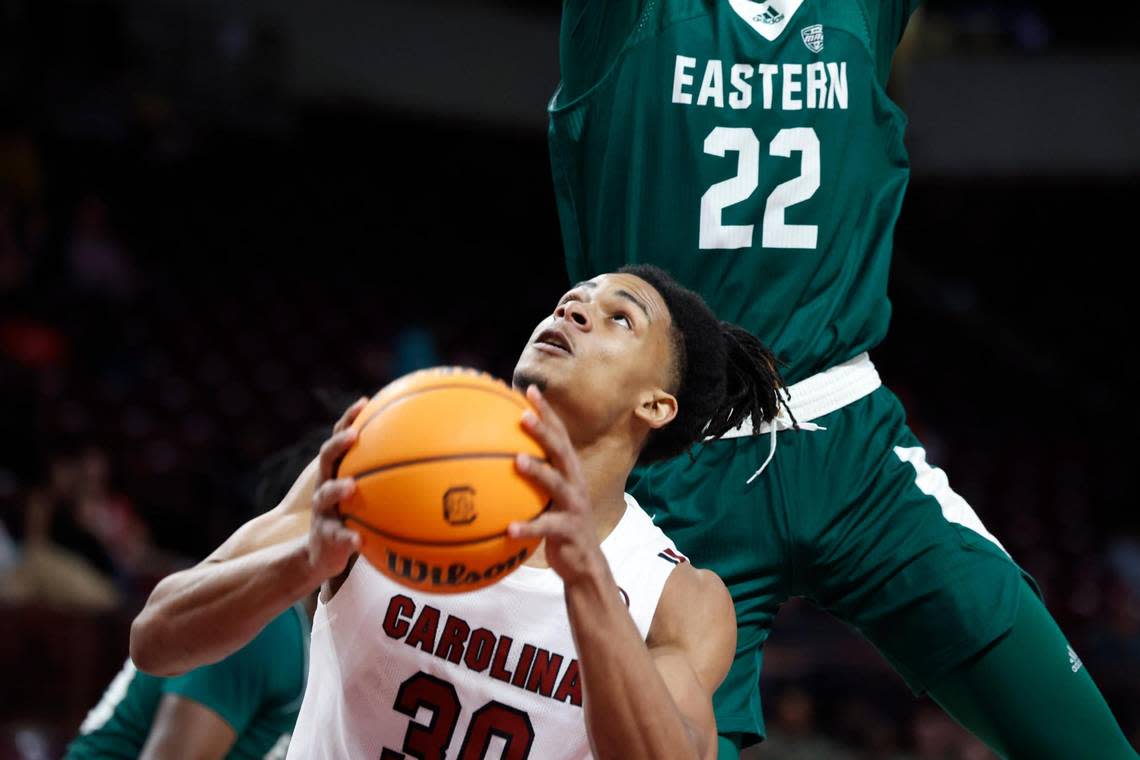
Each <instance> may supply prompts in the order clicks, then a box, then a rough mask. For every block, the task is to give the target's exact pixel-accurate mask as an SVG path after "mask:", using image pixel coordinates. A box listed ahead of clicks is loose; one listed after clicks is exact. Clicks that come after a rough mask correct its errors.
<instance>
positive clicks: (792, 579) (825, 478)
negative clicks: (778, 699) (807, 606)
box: [629, 387, 1032, 746]
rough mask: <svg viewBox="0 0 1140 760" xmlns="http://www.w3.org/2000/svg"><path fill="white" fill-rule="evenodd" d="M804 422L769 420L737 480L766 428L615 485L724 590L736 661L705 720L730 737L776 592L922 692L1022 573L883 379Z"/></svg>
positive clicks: (748, 710)
mask: <svg viewBox="0 0 1140 760" xmlns="http://www.w3.org/2000/svg"><path fill="white" fill-rule="evenodd" d="M793 401H794V398H793ZM813 422H815V423H816V424H817V425H819V426H821V427H822V428H825V429H822V430H813V431H807V430H786V431H783V432H780V433H778V441H777V448H776V453H775V456H774V457H773V458H772V461H771V462H770V463H769V464H768V466H767V468H766V469H765V470H764V472H763V474H761V475H760V476H759V477H758V478H756V479H755V480H754V481H753V482H752V484H751V485H746V483H745V481H747V480H748V479H749V477H751V476H752V474H753V473H754V472H756V470H757V469H759V468H760V466H761V465H762V464H763V462H764V460H765V459H766V458H767V457H768V454H769V451H770V446H771V440H772V439H771V437H770V436H769V435H765V434H761V435H757V436H750V437H745V438H733V439H728V440H719V441H713V442H710V443H708V444H706V445H704V446H703V447H698V448H697V449H695V450H694V455H695V459H693V460H690V459H689V458H688V457H686V456H681V457H678V458H676V459H673V460H670V461H668V462H662V463H658V464H654V465H651V466H649V467H646V468H642V469H639V470H638V471H636V472H635V473H634V475H633V476H632V477H631V479H630V483H629V491H630V493H632V494H633V496H634V497H636V498H637V500H638V501H639V502H640V503H641V506H642V507H643V508H645V509H646V510H647V511H648V512H649V513H650V514H652V515H654V520H655V522H656V523H657V524H658V525H659V526H661V528H663V529H664V530H665V532H666V533H668V534H669V536H670V537H671V538H672V539H673V540H674V541H675V542H676V543H677V546H678V548H679V549H680V550H681V551H683V552H684V553H685V554H687V555H688V556H689V557H690V559H691V560H692V562H693V564H694V565H696V566H697V567H705V568H709V569H711V570H713V571H715V572H716V573H717V574H718V575H720V577H721V578H722V579H723V580H724V582H725V583H726V584H727V585H728V588H729V590H730V591H731V592H732V598H733V599H734V600H735V602H736V617H737V624H738V626H739V633H738V638H737V652H736V659H735V661H734V662H733V665H732V668H731V670H730V671H729V673H728V676H727V678H726V679H725V681H724V683H723V684H722V685H721V687H720V689H719V690H718V691H717V693H716V696H715V700H714V701H715V707H716V715H717V728H718V730H719V731H720V732H721V733H722V734H740V735H741V738H742V740H743V743H744V745H745V746H747V745H748V744H750V743H753V742H755V741H756V740H758V739H759V738H760V737H762V736H763V735H764V720H763V716H762V714H761V709H760V687H759V681H760V668H761V663H762V659H763V645H764V641H765V639H766V638H767V637H768V631H769V628H770V627H771V624H772V620H773V618H775V616H776V612H777V610H778V609H779V607H780V605H781V604H782V603H783V602H784V600H786V599H788V598H789V597H792V596H802V597H806V598H808V599H809V600H811V601H813V602H814V603H815V604H817V605H819V606H820V607H822V608H824V609H826V610H828V611H830V612H832V613H833V614H835V615H836V616H837V617H839V618H841V619H842V620H845V621H847V622H849V623H851V624H852V625H854V626H855V627H856V628H858V629H859V630H860V631H861V632H862V633H863V635H864V636H866V637H867V638H868V639H869V640H870V641H871V642H872V643H873V644H874V645H875V646H876V647H877V648H878V649H879V651H880V652H882V654H883V655H884V656H885V657H886V658H887V660H888V661H889V662H890V663H891V664H892V665H893V666H894V668H895V669H896V670H897V671H898V672H899V674H900V675H902V676H903V678H905V679H906V681H907V682H908V684H909V685H910V686H911V688H912V689H914V690H915V691H916V692H922V691H924V690H925V688H926V687H927V686H928V685H929V684H931V683H932V682H933V681H934V680H935V679H937V678H938V677H939V676H940V675H942V674H944V673H945V672H946V671H948V670H950V669H951V668H953V667H954V666H956V665H958V664H961V663H962V662H964V661H965V660H967V659H968V658H970V657H971V656H972V655H975V654H977V653H978V652H980V651H981V650H982V649H984V648H985V647H986V646H987V645H989V644H990V643H992V642H993V641H995V640H996V639H997V638H999V637H1000V636H1002V635H1003V634H1004V633H1005V632H1006V631H1008V630H1009V629H1010V627H1011V626H1012V624H1013V621H1014V617H1015V615H1016V613H1017V599H1018V589H1019V586H1018V584H1019V583H1021V579H1022V577H1028V576H1024V574H1023V572H1022V571H1021V569H1020V568H1018V566H1017V565H1016V564H1014V562H1013V561H1012V560H1011V559H1010V558H1009V556H1008V555H1007V554H1006V553H1005V551H1004V550H1003V549H1002V548H1001V546H1000V545H999V544H998V543H997V540H996V539H994V538H993V537H992V536H990V535H989V534H988V533H986V531H985V528H984V527H983V526H982V524H981V522H980V521H979V520H978V518H977V516H976V515H975V514H974V512H973V510H972V509H970V507H969V505H967V504H966V502H965V501H964V500H963V499H962V498H961V497H959V496H958V495H957V494H955V493H954V492H953V491H952V490H951V489H950V486H949V484H948V483H947V480H946V475H945V473H943V472H942V470H939V469H937V468H935V467H932V466H931V465H929V464H927V462H926V452H925V450H924V449H923V448H922V445H921V444H920V443H919V442H918V439H917V438H915V436H914V434H913V433H911V431H910V429H909V428H908V427H907V425H906V413H905V411H904V409H903V407H902V404H901V403H900V402H899V400H898V399H897V398H896V397H895V395H894V394H893V393H891V392H890V391H889V390H887V389H886V388H884V387H879V388H878V389H877V390H875V391H873V392H872V393H870V394H869V395H867V396H864V397H863V398H861V399H859V400H858V401H855V402H853V403H850V404H848V405H847V406H844V407H843V408H841V409H839V410H838V411H834V412H832V413H830V414H827V415H825V416H823V417H820V418H819V419H816V420H813ZM1030 581H1031V583H1032V579H1030Z"/></svg>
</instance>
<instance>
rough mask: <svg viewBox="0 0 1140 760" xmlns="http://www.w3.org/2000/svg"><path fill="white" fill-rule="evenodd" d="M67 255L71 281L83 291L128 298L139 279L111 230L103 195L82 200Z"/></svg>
mask: <svg viewBox="0 0 1140 760" xmlns="http://www.w3.org/2000/svg"><path fill="white" fill-rule="evenodd" d="M67 255H68V266H69V268H70V270H71V277H72V280H73V282H74V283H75V285H76V286H77V287H79V288H80V289H81V290H85V291H89V292H94V293H98V294H101V295H104V296H108V297H111V298H125V297H126V296H129V295H130V294H131V293H132V292H133V291H134V290H135V286H136V283H137V279H138V278H137V277H136V275H135V271H134V268H133V266H132V265H131V262H130V258H129V257H128V256H127V253H126V250H125V249H124V248H123V245H122V243H120V242H119V240H118V238H117V237H116V236H115V234H114V231H113V230H112V229H111V224H110V219H109V211H108V208H107V203H106V201H104V200H103V199H102V198H101V197H99V196H97V195H89V196H87V197H86V198H84V199H83V200H82V201H80V202H79V206H78V208H77V209H76V211H75V222H74V227H73V229H72V237H71V244H70V246H69V247H68V254H67Z"/></svg>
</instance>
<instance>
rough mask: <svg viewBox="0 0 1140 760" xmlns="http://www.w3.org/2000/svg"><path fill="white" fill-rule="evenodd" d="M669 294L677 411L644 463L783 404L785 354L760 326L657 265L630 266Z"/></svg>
mask: <svg viewBox="0 0 1140 760" xmlns="http://www.w3.org/2000/svg"><path fill="white" fill-rule="evenodd" d="M619 271H621V272H622V273H623V274H631V275H633V276H635V277H639V278H641V279H642V280H645V281H646V282H648V283H649V284H650V285H652V286H653V288H654V289H655V290H656V291H657V292H658V293H659V294H660V295H661V299H662V300H663V301H664V302H665V306H666V307H667V308H668V309H669V315H670V317H671V318H672V321H673V334H672V336H671V337H672V344H673V345H672V348H673V367H672V370H673V377H672V378H671V386H672V387H671V388H669V391H670V392H671V393H673V394H674V395H675V396H676V397H677V416H676V417H674V418H673V421H672V422H670V423H669V424H668V425H665V426H664V427H662V428H658V429H657V430H654V431H653V432H652V433H650V434H649V438H648V439H647V440H646V442H645V446H644V448H642V450H641V455H640V457H639V458H638V464H649V463H650V462H656V461H660V460H662V459H670V458H672V457H675V456H677V455H678V454H681V453H684V452H689V453H690V456H691V455H692V452H691V450H692V447H693V444H695V443H698V442H700V441H702V440H704V439H705V437H707V436H711V437H714V438H715V437H719V436H721V435H723V434H725V433H727V432H728V431H729V430H732V429H734V428H736V427H739V426H740V424H741V423H742V422H743V421H744V420H745V419H747V418H748V417H751V418H752V422H753V429H754V430H755V429H756V428H759V426H760V422H768V421H771V420H772V419H773V418H775V416H776V415H777V414H778V413H779V411H780V395H779V392H780V389H782V388H784V381H783V378H781V377H780V371H779V369H778V364H779V362H778V360H777V359H776V357H775V355H774V354H773V353H772V352H771V351H770V350H768V348H767V347H766V346H765V345H764V344H763V343H761V342H760V339H759V338H757V337H756V336H755V335H753V334H752V333H750V332H748V331H747V330H745V329H744V328H742V327H739V326H738V325H734V324H731V323H729V322H721V321H720V320H719V319H717V318H716V315H715V314H713V312H712V310H711V309H710V308H709V307H708V305H707V304H706V303H705V302H704V299H702V298H701V297H700V296H699V295H698V294H697V293H694V292H693V291H691V290H689V289H687V288H685V287H683V286H682V285H681V284H680V283H678V282H677V281H676V280H674V279H673V278H672V277H671V276H670V275H669V274H668V273H666V272H665V271H664V270H662V269H659V268H658V267H655V266H652V265H649V264H636V265H632V266H627V267H623V268H622V269H621V270H619Z"/></svg>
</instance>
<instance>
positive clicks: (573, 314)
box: [554, 301, 593, 331]
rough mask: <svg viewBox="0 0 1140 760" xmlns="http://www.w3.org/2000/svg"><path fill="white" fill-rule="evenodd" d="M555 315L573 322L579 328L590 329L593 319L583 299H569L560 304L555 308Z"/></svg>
mask: <svg viewBox="0 0 1140 760" xmlns="http://www.w3.org/2000/svg"><path fill="white" fill-rule="evenodd" d="M554 316H555V317H557V318H558V319H564V320H566V321H567V322H572V323H573V324H574V326H575V327H577V328H578V329H579V330H587V331H588V330H590V328H591V327H592V326H593V321H592V320H591V319H590V310H589V309H588V308H587V307H586V304H584V303H582V302H581V301H569V302H567V303H564V304H560V305H559V306H558V308H557V309H555V310H554Z"/></svg>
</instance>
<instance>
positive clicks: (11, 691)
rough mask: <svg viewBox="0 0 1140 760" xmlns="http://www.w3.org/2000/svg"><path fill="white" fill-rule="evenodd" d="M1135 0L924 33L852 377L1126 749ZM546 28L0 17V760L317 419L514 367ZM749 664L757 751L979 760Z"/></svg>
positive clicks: (63, 700)
mask: <svg viewBox="0 0 1140 760" xmlns="http://www.w3.org/2000/svg"><path fill="white" fill-rule="evenodd" d="M1129 8H1130V9H1129V10H1124V9H1123V7H1122V8H1120V9H1118V8H1117V7H1116V6H1109V5H1100V6H1089V5H1087V4H1082V3H1073V2H1030V1H1029V0H1020V1H1019V0H1014V1H1013V2H984V1H983V0H975V1H973V2H971V1H967V0H961V1H951V0H929V2H928V3H927V4H926V6H925V8H924V9H923V10H922V11H921V12H920V14H919V15H918V16H916V17H915V20H914V21H913V22H912V25H911V29H910V31H909V32H908V36H907V38H906V39H905V41H904V44H903V46H902V47H901V48H900V51H899V54H898V57H897V58H896V62H895V69H894V74H893V79H892V85H891V87H892V92H893V93H894V96H895V97H896V99H897V100H898V101H899V102H900V103H901V104H902V106H903V107H904V108H905V110H906V111H907V113H908V114H909V117H910V131H909V143H910V148H911V163H912V168H913V176H912V180H911V186H910V190H909V193H908V196H907V200H906V204H905V206H904V209H903V213H902V217H901V220H900V222H899V226H898V230H897V236H896V253H895V259H894V264H893V272H892V287H891V297H892V301H893V304H894V309H895V311H894V316H893V326H892V330H891V334H890V337H889V338H888V340H887V341H886V343H885V344H884V345H882V346H881V347H880V348H879V349H878V350H877V351H875V352H874V358H875V361H876V362H877V364H878V365H879V367H880V370H881V372H882V374H883V376H884V379H885V381H886V382H887V383H888V384H889V385H891V386H892V387H893V388H894V389H895V390H896V392H898V393H899V394H900V395H901V396H902V397H903V399H904V401H905V402H906V403H907V405H908V408H909V410H910V413H911V415H912V419H911V420H910V423H911V425H912V426H913V427H914V428H915V430H916V432H918V434H919V436H920V437H921V438H923V440H924V441H925V443H926V445H927V447H928V449H929V451H930V457H931V460H932V461H933V462H934V463H936V464H938V465H940V466H942V467H944V468H945V469H946V470H947V471H948V472H949V473H950V476H951V483H952V485H953V486H954V487H955V489H956V490H957V491H958V492H959V493H961V494H962V495H963V496H964V497H965V498H966V499H967V500H968V501H969V502H970V503H971V505H972V506H973V507H974V508H975V510H976V511H977V512H978V513H979V515H980V516H981V518H982V519H983V520H984V521H985V523H986V524H987V526H988V527H989V528H990V530H991V531H992V532H993V533H994V534H996V535H997V536H998V537H999V538H1000V539H1001V540H1002V541H1003V542H1004V544H1005V546H1006V547H1007V548H1008V549H1009V550H1010V551H1011V553H1012V554H1013V555H1014V556H1015V557H1016V558H1017V559H1018V560H1019V561H1020V562H1021V564H1022V565H1023V566H1024V567H1025V568H1026V569H1027V570H1029V571H1030V572H1031V573H1032V574H1033V575H1035V576H1036V578H1037V579H1038V581H1039V582H1040V584H1041V586H1042V588H1043V590H1044V592H1045V596H1046V601H1047V603H1048V604H1049V606H1050V608H1051V610H1052V612H1053V613H1054V615H1055V616H1056V617H1057V619H1058V621H1059V622H1060V623H1061V625H1062V627H1063V628H1064V629H1065V631H1066V632H1067V633H1068V635H1069V637H1070V639H1071V640H1072V641H1073V644H1074V647H1075V649H1076V650H1077V652H1079V654H1080V656H1081V658H1082V659H1083V661H1084V663H1085V665H1086V667H1087V668H1088V669H1089V671H1090V672H1091V673H1092V675H1093V677H1094V678H1095V679H1096V680H1097V681H1098V683H1099V684H1100V686H1101V687H1102V690H1103V691H1104V693H1105V695H1106V697H1107V699H1108V701H1109V704H1110V705H1111V707H1112V708H1113V710H1114V712H1115V713H1116V715H1117V717H1118V719H1119V721H1120V723H1121V724H1122V725H1123V726H1124V728H1125V731H1126V732H1127V733H1128V735H1129V737H1130V738H1131V740H1132V741H1133V742H1134V743H1135V744H1137V746H1140V517H1138V514H1140V513H1138V511H1137V496H1136V482H1137V480H1136V470H1135V467H1136V459H1135V454H1136V447H1135V444H1134V442H1135V435H1136V433H1135V431H1136V429H1137V422H1140V420H1138V419H1137V417H1138V415H1137V411H1136V407H1135V406H1134V404H1135V401H1134V399H1133V393H1134V392H1135V386H1136V374H1135V370H1134V369H1133V367H1134V366H1135V364H1134V362H1135V356H1134V354H1135V353H1136V350H1137V341H1136V338H1135V329H1136V325H1137V320H1136V317H1135V309H1136V304H1137V300H1138V291H1137V285H1136V279H1135V275H1134V274H1133V272H1135V270H1136V261H1135V259H1136V256H1137V243H1136V229H1137V227H1136V220H1137V214H1138V209H1137V202H1138V200H1140V192H1138V191H1140V25H1138V24H1137V21H1138V18H1137V15H1138V14H1137V12H1136V11H1135V10H1134V9H1132V8H1131V6H1129ZM559 10H560V4H559V3H558V2H556V1H555V0H543V1H541V2H540V1H539V0H530V1H527V0H512V1H510V2H508V1H507V0H499V1H496V0H467V1H465V2H461V1H460V0H328V1H326V2H322V3H315V2H310V3H302V2H293V1H292V0H277V1H276V2H271V1H270V0H250V1H249V2H239V1H237V0H234V1H233V2H225V1H223V0H207V1H206V2H197V1H196V2H191V1H190V0H161V2H156V1H152V0H146V1H143V0H118V1H114V0H70V1H67V2H53V1H50V0H0V579H2V580H0V605H2V614H0V671H2V672H3V677H2V679H0V758H13V759H14V758H25V759H27V760H36V759H39V758H50V757H58V756H59V755H60V754H61V753H62V751H63V748H64V746H65V745H66V743H67V741H69V740H70V738H71V737H72V736H73V735H74V733H75V731H76V730H77V727H78V725H79V723H80V721H81V720H82V719H83V717H84V715H85V714H86V712H87V710H89V709H90V708H91V707H92V706H93V705H94V704H95V703H96V702H98V700H99V697H100V694H101V693H102V691H103V690H104V688H105V687H106V686H107V684H108V683H109V682H110V680H111V678H112V677H113V676H114V674H115V673H116V672H117V671H118V669H119V668H120V667H121V666H122V664H123V661H124V659H125V658H126V656H127V634H128V628H129V624H130V621H131V619H132V617H133V616H134V614H135V613H136V612H137V611H138V610H139V609H140V607H141V605H142V603H143V602H144V600H145V598H146V595H147V593H148V592H149V591H150V589H151V588H153V586H154V584H155V582H156V581H157V580H158V579H159V578H161V577H162V576H163V575H165V574H166V573H168V572H171V571H172V570H174V569H177V568H179V567H183V566H186V565H187V564H189V563H192V562H194V561H196V560H197V559H200V558H201V557H202V556H204V554H205V553H207V552H208V551H209V550H210V549H211V548H213V547H214V546H216V545H217V544H218V543H219V542H220V541H221V540H222V539H224V538H225V536H227V535H228V534H229V533H230V532H231V531H232V530H233V529H234V528H235V527H236V526H237V525H238V524H240V523H241V522H242V521H244V520H246V519H248V518H249V517H250V516H252V515H254V514H255V513H257V512H258V511H262V510H264V509H266V508H268V507H270V506H272V505H273V504H274V503H275V502H276V499H277V498H278V497H279V496H280V494H281V491H282V488H283V484H287V483H288V482H289V481H290V480H291V478H292V475H293V474H294V472H295V470H294V469H290V468H299V464H298V463H296V462H288V461H283V460H282V459H281V457H280V456H277V457H276V458H275V455H276V454H278V452H281V451H282V450H283V449H285V448H286V447H287V446H289V445H290V444H291V443H293V442H295V441H297V440H299V439H301V438H303V437H305V436H307V435H312V434H314V431H324V430H327V428H328V426H329V425H330V424H331V422H332V421H333V419H335V416H336V412H337V410H338V409H339V407H340V406H341V404H342V401H343V399H344V398H346V397H348V398H351V397H352V394H357V395H358V394H360V393H367V392H372V391H374V390H375V389H377V388H379V387H380V386H382V385H383V384H384V383H386V382H387V381H389V380H390V379H392V378H394V377H396V376H398V375H400V374H403V373H405V372H407V371H410V370H412V369H415V368H418V367H423V366H429V365H434V364H444V363H448V364H463V365H469V366H476V367H480V368H484V369H486V370H489V371H491V372H493V373H495V374H497V375H500V376H507V375H509V372H510V369H511V367H512V366H513V362H514V360H515V358H516V357H517V354H518V350H519V348H520V347H521V345H522V344H523V342H524V341H525V340H526V336H527V335H528V334H529V331H530V329H531V327H532V326H533V324H534V323H535V322H536V321H537V320H539V319H540V318H541V317H543V316H544V315H545V314H546V313H547V311H548V310H549V308H550V305H551V304H552V303H553V301H554V299H556V298H557V296H558V294H559V293H561V292H562V290H563V289H564V288H565V286H566V275H565V271H564V269H563V264H562V256H561V242H560V235H559V230H558V220H557V217H556V213H555V206H554V197H553V192H552V188H551V182H550V170H549V163H548V157H547V152H546V142H545V128H546V119H545V105H546V102H547V99H548V97H549V96H550V94H551V92H552V91H553V88H554V86H555V84H556V82H557V79H558V66H557V38H558V14H559ZM282 471H287V472H288V473H289V474H288V475H287V476H283V475H281V472H282ZM45 545H48V546H49V547H51V550H52V551H65V552H67V553H68V556H69V559H68V561H67V562H65V563H63V565H62V566H60V567H55V568H54V569H53V570H52V571H51V572H41V570H42V568H38V562H39V560H38V559H37V558H38V557H39V556H40V555H41V553H42V552H43V551H44V550H45V549H44V546H45ZM766 652H767V654H766V657H765V670H764V678H763V681H762V689H763V693H764V699H765V705H766V714H767V718H768V721H769V724H770V729H771V733H772V741H771V743H770V744H769V745H766V746H761V747H760V748H759V749H757V750H755V755H754V756H755V757H760V758H763V757H776V758H781V757H782V758H824V759H825V760H826V759H830V758H884V759H885V758H892V759H894V758H924V759H926V758H930V759H934V758H937V759H938V760H945V759H947V758H982V757H991V755H989V753H988V752H987V751H986V750H985V749H984V748H983V747H982V746H981V745H980V744H978V743H977V742H976V741H974V740H972V739H971V738H970V737H969V736H968V735H966V734H965V733H964V732H962V731H961V730H960V729H958V728H957V727H956V726H955V725H954V724H953V723H952V722H951V721H950V720H949V719H948V718H946V717H945V716H944V715H943V714H942V713H941V712H940V711H939V710H938V709H936V708H935V707H934V705H933V704H932V703H931V702H930V701H929V700H925V699H916V698H914V697H913V696H912V695H911V694H910V693H909V691H908V690H907V689H906V687H905V685H904V684H903V682H902V681H901V679H900V678H899V677H898V676H896V675H895V674H894V673H893V671H891V670H890V669H889V667H888V666H887V665H886V664H885V662H884V661H883V660H882V658H881V657H880V656H879V655H878V654H877V653H876V652H875V650H874V649H873V648H872V647H871V646H870V645H869V644H867V643H866V642H864V641H863V640H862V639H861V638H859V636H858V635H857V634H856V633H854V632H853V631H852V630H850V629H848V628H847V627H845V626H844V625H842V624H840V623H838V622H836V621H835V620H834V619H832V618H831V617H829V616H828V615H826V614H825V613H823V612H820V611H818V610H816V609H815V608H813V607H811V606H810V605H808V604H806V603H801V602H799V601H795V600H794V601H792V602H791V603H789V604H787V605H785V607H784V609H783V610H782V611H781V613H780V616H779V619H778V620H777V622H776V626H775V630H774V634H773V637H772V639H771V640H770V643H769V645H768V646H767V650H766ZM1042 720H1043V721H1048V716H1042ZM1091 756H1094V755H1090V757H1091Z"/></svg>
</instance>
